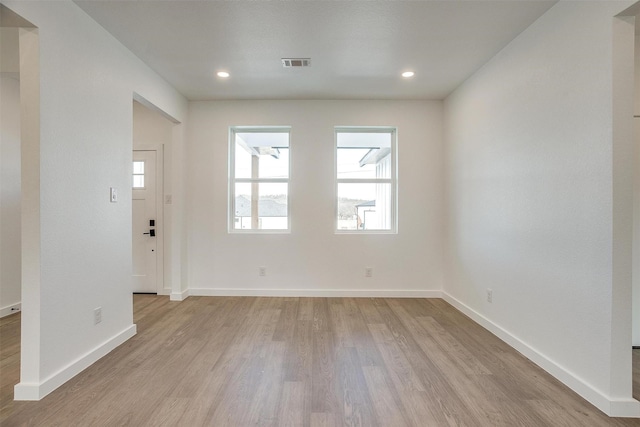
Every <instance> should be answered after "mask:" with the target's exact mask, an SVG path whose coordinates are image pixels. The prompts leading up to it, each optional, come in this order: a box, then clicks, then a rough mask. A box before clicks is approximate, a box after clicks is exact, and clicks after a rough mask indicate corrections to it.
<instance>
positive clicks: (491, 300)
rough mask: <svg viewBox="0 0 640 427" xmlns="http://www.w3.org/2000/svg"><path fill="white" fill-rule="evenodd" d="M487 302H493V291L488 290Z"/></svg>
mask: <svg viewBox="0 0 640 427" xmlns="http://www.w3.org/2000/svg"><path fill="white" fill-rule="evenodd" d="M487 302H493V289H487Z"/></svg>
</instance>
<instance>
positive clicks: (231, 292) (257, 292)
mask: <svg viewBox="0 0 640 427" xmlns="http://www.w3.org/2000/svg"><path fill="white" fill-rule="evenodd" d="M188 295H191V296H208V297H210V296H217V297H222V296H225V297H229V296H250V297H337V298H339V297H355V298H442V292H441V291H416V290H396V289H394V290H379V289H239V288H195V289H194V288H190V289H189V290H188ZM171 296H172V300H173V294H172V295H171Z"/></svg>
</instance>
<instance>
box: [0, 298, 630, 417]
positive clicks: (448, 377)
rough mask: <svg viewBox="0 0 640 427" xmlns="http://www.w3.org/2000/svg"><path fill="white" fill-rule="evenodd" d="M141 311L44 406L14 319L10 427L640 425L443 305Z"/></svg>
mask: <svg viewBox="0 0 640 427" xmlns="http://www.w3.org/2000/svg"><path fill="white" fill-rule="evenodd" d="M134 311H135V313H134V321H135V323H137V325H138V334H137V335H136V336H135V337H134V338H132V339H131V340H129V341H127V342H126V343H124V344H123V345H122V346H120V347H119V348H117V349H116V350H114V351H113V352H111V353H110V354H109V355H107V356H106V357H104V358H103V359H101V360H100V361H98V362H97V363H95V364H94V365H93V366H91V367H89V368H88V369H87V370H85V371H84V372H82V373H81V374H80V375H78V376H76V377H75V378H74V379H72V380H71V381H69V382H68V383H66V384H65V385H63V386H62V387H60V388H59V389H58V390H56V391H54V392H53V393H52V394H50V395H49V396H47V397H46V398H44V399H43V400H42V401H40V402H14V401H13V400H12V395H13V392H12V387H13V384H15V383H16V382H17V381H18V375H19V372H18V364H19V360H18V359H19V322H20V315H13V316H10V317H9V318H4V319H2V320H1V321H0V346H1V350H0V353H1V354H0V369H1V376H0V425H2V426H3V427H5V426H7V427H8V426H22V425H33V426H189V427H190V426H200V425H209V426H226V425H229V426H253V425H265V426H266V425H268V426H298V425H300V426H318V427H319V426H341V425H361V426H385V427H387V426H391V427H392V426H412V425H413V426H435V427H439V426H449V425H466V426H491V427H494V426H536V427H537V426H638V425H640V420H630V419H612V418H608V417H606V416H605V415H603V414H602V413H601V412H600V411H598V410H597V409H596V408H594V407H593V406H591V405H590V404H589V403H587V402H586V401H585V400H583V399H582V398H580V397H579V396H577V395H576V394H575V393H573V392H572V391H571V390H569V389H568V388H566V387H565V386H563V385H562V384H561V383H559V382H558V381H557V380H555V379H554V378H552V377H551V376H549V375H548V374H546V373H545V372H544V371H542V370H541V369H540V368H538V367H537V366H535V365H534V364H533V363H532V362H530V361H529V360H527V359H526V358H524V357H523V356H521V355H520V354H519V353H517V352H515V351H514V350H513V349H511V348H510V347H509V346H507V345H506V344H504V343H503V342H502V341H500V340H499V339H497V338H496V337H494V336H493V335H492V334H491V333H489V332H487V331H486V330H484V329H483V328H481V327H480V326H478V325H477V324H475V323H473V322H472V321H470V320H469V319H468V318H466V317H465V316H464V315H462V314H461V313H459V312H458V311H456V310H455V309H453V308H452V307H451V306H449V305H448V304H447V303H446V302H444V301H443V300H439V299H429V300H425V299H352V298H344V299H337V298H249V297H237V298H236V297H225V298H218V297H190V298H188V299H187V300H185V301H183V302H181V303H176V302H170V301H169V300H168V298H167V297H161V296H160V297H157V296H151V295H136V296H135V297H134ZM636 356H637V355H634V357H636ZM637 361H638V360H637V358H636V360H635V362H637ZM634 367H635V369H638V363H636V364H635V365H634Z"/></svg>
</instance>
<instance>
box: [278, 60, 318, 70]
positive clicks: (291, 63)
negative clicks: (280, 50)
mask: <svg viewBox="0 0 640 427" xmlns="http://www.w3.org/2000/svg"><path fill="white" fill-rule="evenodd" d="M310 65H311V58H282V66H283V67H284V68H291V67H309V66H310Z"/></svg>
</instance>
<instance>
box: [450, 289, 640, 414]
mask: <svg viewBox="0 0 640 427" xmlns="http://www.w3.org/2000/svg"><path fill="white" fill-rule="evenodd" d="M442 298H443V299H444V300H445V301H447V302H448V303H449V304H451V305H452V306H454V307H455V308H456V309H457V310H459V311H461V312H462V313H464V314H466V315H467V316H469V317H470V318H471V319H472V320H473V321H474V322H476V323H478V324H479V325H480V326H482V327H483V328H485V329H487V330H488V331H489V332H491V333H492V334H494V335H495V336H497V337H498V338H500V339H501V340H502V341H504V342H505V343H507V344H509V345H510V346H511V347H513V348H514V349H516V350H517V351H519V352H520V353H522V354H523V355H524V356H526V357H527V358H529V359H530V360H531V361H532V362H533V363H535V364H536V365H538V366H540V367H541V368H542V369H544V370H545V371H547V372H548V373H549V374H551V375H553V376H554V377H555V378H556V379H558V380H559V381H561V382H562V383H563V384H564V385H566V386H567V387H569V388H570V389H571V390H573V391H575V392H576V393H578V394H579V395H580V396H582V397H583V398H584V399H585V400H587V401H588V402H589V403H591V404H592V405H593V406H595V407H596V408H598V409H599V410H601V411H602V412H604V413H605V414H607V415H608V416H610V417H640V402H638V401H637V400H634V399H616V400H611V399H610V398H608V397H607V396H606V395H605V394H603V393H602V392H600V391H599V390H597V389H595V388H593V387H592V386H591V385H590V384H588V383H586V382H585V381H583V380H582V379H581V378H580V377H578V376H577V375H575V374H574V373H573V372H571V371H570V370H568V369H567V368H565V367H563V366H561V365H559V364H558V363H556V362H554V361H553V360H551V359H549V358H548V357H547V356H545V355H544V354H542V353H541V352H539V351H538V350H536V349H535V348H533V347H531V346H530V345H529V344H527V343H525V342H524V341H521V340H520V339H519V338H518V337H516V336H515V335H513V334H511V333H510V332H509V331H507V330H506V329H504V328H502V327H501V326H499V325H497V324H495V323H493V322H492V321H491V320H489V319H487V318H486V317H485V316H483V315H482V314H480V313H478V312H477V311H475V310H474V309H472V308H471V307H469V306H468V305H466V304H464V303H463V302H461V301H459V300H458V299H456V298H454V297H453V296H451V295H449V294H448V293H446V292H444V291H443V292H442Z"/></svg>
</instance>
